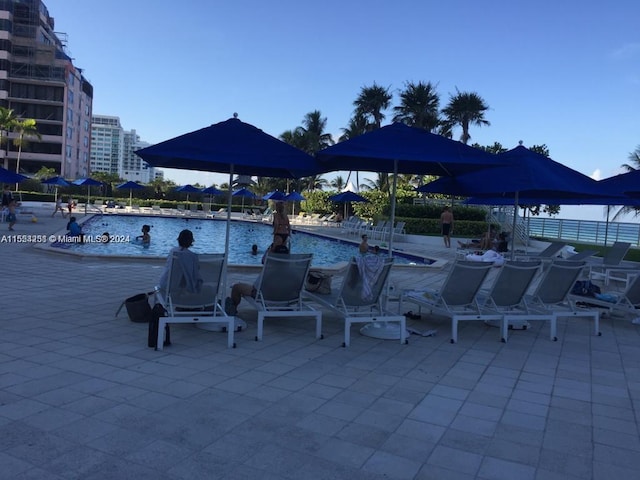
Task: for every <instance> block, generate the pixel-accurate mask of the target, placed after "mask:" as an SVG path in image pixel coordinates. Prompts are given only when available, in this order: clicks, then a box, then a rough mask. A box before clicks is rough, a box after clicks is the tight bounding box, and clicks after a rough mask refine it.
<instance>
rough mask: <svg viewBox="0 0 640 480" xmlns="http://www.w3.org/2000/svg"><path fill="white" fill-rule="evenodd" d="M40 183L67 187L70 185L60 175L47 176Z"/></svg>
mask: <svg viewBox="0 0 640 480" xmlns="http://www.w3.org/2000/svg"><path fill="white" fill-rule="evenodd" d="M42 183H44V184H45V185H55V186H56V187H68V186H69V185H71V184H70V183H69V182H68V181H66V180H65V179H64V178H62V177H51V178H47V179H46V180H42Z"/></svg>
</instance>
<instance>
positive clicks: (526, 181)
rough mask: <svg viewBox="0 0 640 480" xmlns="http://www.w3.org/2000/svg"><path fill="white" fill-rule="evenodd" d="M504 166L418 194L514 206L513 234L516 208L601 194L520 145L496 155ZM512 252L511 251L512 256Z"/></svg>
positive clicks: (583, 177)
mask: <svg viewBox="0 0 640 480" xmlns="http://www.w3.org/2000/svg"><path fill="white" fill-rule="evenodd" d="M498 157H500V159H501V160H503V161H504V165H502V166H497V167H491V168H486V169H484V170H478V171H475V172H470V173H465V174H461V175H457V176H455V177H443V178H439V179H438V180H435V181H433V182H431V183H428V184H426V185H423V186H421V187H419V188H418V189H417V190H418V191H419V192H426V193H446V194H449V195H459V196H467V197H470V196H474V197H475V198H476V199H477V200H479V199H480V198H482V197H487V198H496V197H497V198H504V199H508V201H509V203H510V204H513V205H514V207H515V208H514V214H513V227H512V228H513V232H514V233H515V229H516V222H517V210H518V205H519V204H521V203H522V200H521V199H520V198H521V197H522V198H526V199H527V202H530V201H531V200H533V199H537V201H536V202H535V203H541V202H545V203H549V202H548V200H547V199H549V198H553V199H554V200H557V199H563V198H564V199H567V200H569V199H572V200H576V199H588V198H591V197H593V196H594V195H597V194H598V192H603V189H602V188H601V187H600V186H599V185H598V182H597V181H595V180H593V179H591V178H589V177H587V176H586V175H583V174H582V173H580V172H578V171H576V170H573V169H571V168H569V167H566V166H564V165H562V164H560V163H558V162H556V161H554V160H552V159H551V158H549V157H546V156H544V155H542V154H539V153H536V152H533V151H531V150H529V149H528V148H525V147H523V146H522V145H519V146H517V147H516V148H514V149H512V150H509V151H508V152H505V153H501V154H499V155H498ZM513 252H514V249H512V255H513Z"/></svg>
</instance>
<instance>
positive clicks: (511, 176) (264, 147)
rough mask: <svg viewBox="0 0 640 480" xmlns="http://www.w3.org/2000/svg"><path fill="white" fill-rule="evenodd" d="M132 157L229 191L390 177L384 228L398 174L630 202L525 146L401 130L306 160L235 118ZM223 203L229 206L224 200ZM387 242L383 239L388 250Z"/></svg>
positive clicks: (482, 191)
mask: <svg viewBox="0 0 640 480" xmlns="http://www.w3.org/2000/svg"><path fill="white" fill-rule="evenodd" d="M136 153H137V154H138V155H139V156H140V157H142V158H143V159H144V160H145V161H146V162H147V163H149V164H150V165H152V166H156V167H169V168H178V169H185V170H202V171H210V172H219V173H228V174H229V176H230V177H229V183H230V184H231V181H232V178H233V175H234V174H239V175H259V176H270V177H285V178H300V177H302V176H309V175H316V174H319V173H325V172H330V171H338V170H363V171H376V172H386V173H393V174H394V175H393V177H392V178H393V179H394V180H393V185H392V194H391V215H390V216H391V219H390V220H391V221H395V192H396V187H397V185H396V183H395V182H396V181H395V179H396V178H397V174H400V173H410V174H419V175H438V176H440V177H445V179H448V180H450V179H451V178H455V179H456V180H455V182H454V183H455V184H456V185H458V184H459V183H460V182H461V181H462V180H464V178H463V175H467V174H468V175H471V174H474V172H478V173H477V175H481V174H480V173H479V172H486V173H484V174H482V178H483V180H481V181H478V180H477V179H476V180H473V179H471V180H470V182H469V183H470V184H471V185H475V186H477V187H481V188H478V189H475V190H474V189H470V190H467V194H469V193H470V194H471V195H478V196H480V197H484V201H485V202H488V200H489V198H495V197H497V198H501V199H509V201H510V202H511V203H517V201H518V198H526V199H527V200H528V201H530V200H533V199H537V200H536V202H535V203H542V202H545V203H546V202H549V203H551V202H550V201H548V200H547V199H548V198H551V197H552V196H553V197H560V199H561V200H563V202H560V203H564V201H569V200H571V201H586V200H587V199H591V198H594V197H600V198H609V199H611V201H614V200H613V199H615V201H616V202H618V203H617V204H620V205H623V204H625V202H627V201H629V197H627V196H625V195H624V194H623V192H624V190H623V191H611V190H608V189H604V188H603V186H602V184H601V183H600V182H596V181H594V180H591V179H589V178H588V177H586V176H581V175H582V174H580V173H578V172H575V171H573V170H571V169H568V168H567V167H564V166H562V165H560V164H558V163H557V162H553V160H550V159H547V157H544V156H542V155H539V156H538V155H537V154H535V153H534V152H532V151H530V150H528V149H526V148H524V147H517V148H516V149H515V151H510V152H507V153H506V154H503V155H494V154H490V153H488V152H485V151H483V150H480V149H476V148H473V147H470V146H467V145H464V144H462V143H460V142H457V141H454V140H451V139H448V138H445V137H442V136H439V135H435V134H432V133H430V132H427V131H426V130H422V129H418V128H414V127H409V126H407V125H404V124H402V123H393V124H391V125H387V126H385V127H382V128H380V129H377V130H374V131H372V132H368V133H365V134H363V135H360V136H358V137H355V138H353V139H350V140H347V141H344V142H340V143H338V144H336V145H333V146H330V147H328V148H326V149H324V150H321V151H320V152H318V154H317V155H316V157H312V156H310V155H307V154H306V153H304V152H302V151H300V150H298V149H296V148H294V147H292V146H290V145H288V144H286V143H284V142H282V141H280V140H278V139H276V138H274V137H272V136H270V135H268V134H266V133H264V132H262V131H261V130H259V129H258V128H256V127H254V126H253V125H249V124H247V123H244V122H241V121H240V120H239V119H238V118H237V115H234V118H231V119H229V120H226V121H224V122H220V123H217V124H214V125H211V126H209V127H205V128H202V129H200V130H196V131H194V132H191V133H187V134H185V135H181V136H178V137H175V138H172V139H169V140H166V141H164V142H161V143H158V144H156V145H153V146H150V147H146V148H144V149H142V150H139V151H137V152H136ZM537 163H541V165H543V166H540V167H538V166H536V164H537ZM582 177H584V178H582ZM461 179H462V180H461ZM433 183H436V182H433ZM436 186H437V185H436ZM441 187H442V185H441ZM431 188H436V187H431ZM456 188H457V187H456ZM443 190H444V188H443ZM441 193H452V192H451V191H447V192H441ZM228 201H229V206H230V202H231V195H229V199H228ZM488 204H489V203H488ZM227 210H228V212H229V211H230V208H229V209H227ZM227 235H228V232H227ZM392 241H393V238H392V237H391V236H390V238H389V247H390V248H389V250H390V251H391V247H392ZM227 245H228V240H227Z"/></svg>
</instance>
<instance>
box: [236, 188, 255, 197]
mask: <svg viewBox="0 0 640 480" xmlns="http://www.w3.org/2000/svg"><path fill="white" fill-rule="evenodd" d="M232 195H233V196H234V197H248V198H256V194H255V193H253V192H252V191H251V190H249V189H247V188H241V189H240V190H236V191H235V192H233V194H232Z"/></svg>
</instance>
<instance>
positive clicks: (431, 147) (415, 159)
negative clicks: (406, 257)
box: [317, 123, 502, 255]
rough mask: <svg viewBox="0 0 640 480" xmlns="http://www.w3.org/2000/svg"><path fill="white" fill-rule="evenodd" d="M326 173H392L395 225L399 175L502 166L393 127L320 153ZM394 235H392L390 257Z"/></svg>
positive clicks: (479, 153)
mask: <svg viewBox="0 0 640 480" xmlns="http://www.w3.org/2000/svg"><path fill="white" fill-rule="evenodd" d="M317 158H318V163H320V164H321V167H322V168H323V171H332V170H347V169H348V170H364V171H368V172H387V173H393V174H394V175H393V187H392V190H391V222H395V214H396V188H397V174H398V173H413V174H419V175H427V174H428V175H440V176H443V175H446V176H449V175H455V174H459V173H463V172H469V171H473V170H479V169H482V168H486V167H487V165H498V164H500V163H502V162H501V161H500V160H499V159H497V156H496V155H493V154H490V153H487V152H485V151H484V150H480V149H478V148H473V147H469V146H467V145H465V144H463V143H460V142H457V141H455V140H451V139H449V138H445V137H442V136H440V135H435V134H433V133H430V132H428V131H426V130H424V129H421V128H416V127H409V126H407V125H405V124H403V123H393V124H391V125H387V126H385V127H382V128H379V129H377V130H373V131H372V132H369V133H365V134H363V135H359V136H357V137H355V138H352V139H350V140H346V141H344V142H340V143H337V144H335V145H333V146H331V147H327V148H325V149H324V150H320V151H319V152H318V153H317ZM392 247H393V234H392V232H390V233H389V255H391V252H392Z"/></svg>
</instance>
